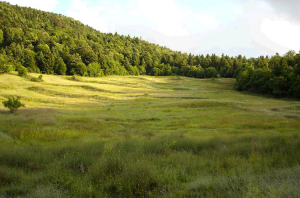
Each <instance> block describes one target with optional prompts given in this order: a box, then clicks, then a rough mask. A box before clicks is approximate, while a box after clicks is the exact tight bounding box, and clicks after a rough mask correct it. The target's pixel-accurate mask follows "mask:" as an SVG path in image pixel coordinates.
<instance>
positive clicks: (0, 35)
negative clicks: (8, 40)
mask: <svg viewBox="0 0 300 198" xmlns="http://www.w3.org/2000/svg"><path fill="white" fill-rule="evenodd" d="M2 42H3V31H2V30H1V29H0V45H1V44H2Z"/></svg>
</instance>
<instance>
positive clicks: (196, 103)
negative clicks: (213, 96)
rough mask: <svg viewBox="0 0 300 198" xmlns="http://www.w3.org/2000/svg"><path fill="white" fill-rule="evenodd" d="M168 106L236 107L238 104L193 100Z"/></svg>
mask: <svg viewBox="0 0 300 198" xmlns="http://www.w3.org/2000/svg"><path fill="white" fill-rule="evenodd" d="M168 107H178V108H220V107H227V108H230V107H231V108H233V107H236V104H233V103H230V102H217V101H193V102H179V103H174V104H169V105H168Z"/></svg>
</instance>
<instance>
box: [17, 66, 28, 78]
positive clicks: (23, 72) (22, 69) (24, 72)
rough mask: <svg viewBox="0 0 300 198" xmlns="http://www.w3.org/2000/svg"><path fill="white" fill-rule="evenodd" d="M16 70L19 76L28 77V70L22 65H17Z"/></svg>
mask: <svg viewBox="0 0 300 198" xmlns="http://www.w3.org/2000/svg"><path fill="white" fill-rule="evenodd" d="M16 68H17V71H18V76H21V77H24V76H27V73H28V69H27V68H26V67H24V66H23V65H21V63H17V64H16Z"/></svg>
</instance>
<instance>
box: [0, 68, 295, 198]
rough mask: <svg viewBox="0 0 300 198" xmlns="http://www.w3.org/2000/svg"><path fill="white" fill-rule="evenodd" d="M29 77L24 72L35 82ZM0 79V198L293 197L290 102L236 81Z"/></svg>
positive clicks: (292, 112) (292, 110)
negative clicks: (14, 102) (244, 88)
mask: <svg viewBox="0 0 300 198" xmlns="http://www.w3.org/2000/svg"><path fill="white" fill-rule="evenodd" d="M38 75H39V74H30V76H32V77H35V78H36V77H38ZM43 80H44V81H43V82H32V81H30V79H26V78H21V77H18V76H17V75H16V73H9V74H3V75H0V102H2V101H4V100H6V98H7V97H9V96H20V97H22V99H21V102H23V103H25V105H26V108H20V109H19V110H18V111H17V112H16V113H15V114H10V113H9V111H8V109H5V108H4V106H1V107H0V197H21V198H23V197H299V196H300V182H299V178H300V166H299V162H300V158H299V156H300V134H299V132H300V122H299V121H300V108H299V107H300V102H299V101H295V100H290V99H289V100H284V99H275V98H267V97H263V96H259V95H251V94H248V93H244V92H237V91H235V90H234V83H235V80H234V79H215V80H212V79H194V78H186V77H180V78H175V77H150V76H138V77H135V76H124V77H119V76H118V77H116V76H108V77H103V78H84V77H80V79H79V80H78V81H74V80H72V78H71V77H65V76H52V75H43Z"/></svg>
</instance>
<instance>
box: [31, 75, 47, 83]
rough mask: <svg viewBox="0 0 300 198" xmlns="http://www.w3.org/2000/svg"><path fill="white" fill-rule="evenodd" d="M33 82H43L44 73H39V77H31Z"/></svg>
mask: <svg viewBox="0 0 300 198" xmlns="http://www.w3.org/2000/svg"><path fill="white" fill-rule="evenodd" d="M30 80H31V81H32V82H43V81H44V80H43V75H42V74H41V75H39V77H38V78H34V77H33V78H31V79H30Z"/></svg>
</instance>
